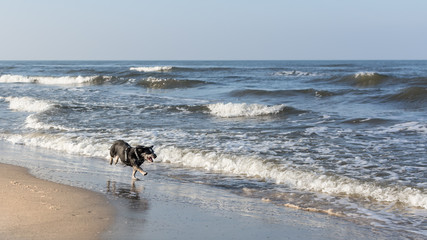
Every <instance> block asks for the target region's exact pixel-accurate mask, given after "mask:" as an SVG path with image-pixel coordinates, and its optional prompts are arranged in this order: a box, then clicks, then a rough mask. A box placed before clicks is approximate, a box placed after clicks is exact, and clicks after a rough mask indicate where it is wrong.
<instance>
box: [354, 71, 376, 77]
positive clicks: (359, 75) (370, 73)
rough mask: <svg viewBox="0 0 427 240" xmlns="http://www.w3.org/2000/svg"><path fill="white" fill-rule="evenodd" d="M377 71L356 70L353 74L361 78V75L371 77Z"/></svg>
mask: <svg viewBox="0 0 427 240" xmlns="http://www.w3.org/2000/svg"><path fill="white" fill-rule="evenodd" d="M376 74H377V73H375V72H358V73H355V74H354V77H355V78H362V77H373V76H375V75H376Z"/></svg>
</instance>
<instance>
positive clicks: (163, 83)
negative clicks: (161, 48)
mask: <svg viewBox="0 0 427 240" xmlns="http://www.w3.org/2000/svg"><path fill="white" fill-rule="evenodd" d="M137 84H138V85H139V86H142V87H145V88H157V89H168V88H191V87H196V86H200V85H203V84H208V82H205V81H199V80H178V79H173V78H155V77H149V78H147V79H144V80H141V81H139V82H138V83H137Z"/></svg>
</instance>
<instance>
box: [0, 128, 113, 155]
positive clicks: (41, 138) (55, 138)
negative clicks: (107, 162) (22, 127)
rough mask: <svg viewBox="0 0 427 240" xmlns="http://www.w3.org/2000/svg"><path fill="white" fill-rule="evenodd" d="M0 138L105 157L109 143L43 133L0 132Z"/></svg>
mask: <svg viewBox="0 0 427 240" xmlns="http://www.w3.org/2000/svg"><path fill="white" fill-rule="evenodd" d="M0 138H3V139H4V140H6V141H8V142H10V143H13V144H18V145H26V146H32V147H42V148H45V149H51V150H55V151H60V152H65V153H69V154H76V155H82V156H88V157H99V158H105V159H106V158H107V155H108V149H109V147H110V146H109V144H108V143H106V142H105V141H104V140H102V139H97V138H92V137H85V136H74V137H73V136H67V135H51V134H44V133H27V134H0Z"/></svg>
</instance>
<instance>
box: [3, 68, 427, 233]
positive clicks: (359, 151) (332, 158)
mask: <svg viewBox="0 0 427 240" xmlns="http://www.w3.org/2000/svg"><path fill="white" fill-rule="evenodd" d="M118 139H122V140H125V141H126V142H128V143H130V144H131V145H133V146H135V145H145V146H151V145H154V150H155V152H156V154H157V156H158V157H157V158H156V159H155V162H154V163H151V164H148V163H145V164H144V165H143V166H142V167H143V168H144V170H146V171H147V172H148V175H147V176H142V175H139V178H140V179H141V182H143V181H145V180H144V179H150V176H151V177H154V176H157V178H162V179H167V180H170V181H175V182H177V183H191V184H196V185H202V186H206V187H208V188H210V189H214V190H215V189H218V190H220V191H226V192H228V193H230V194H231V195H236V196H238V197H239V198H246V199H251V200H259V201H261V202H263V204H267V205H274V206H276V207H282V208H292V209H298V210H301V211H311V212H315V213H317V214H328V215H331V216H334V217H337V218H341V219H343V220H344V221H349V222H354V223H356V224H365V225H369V226H372V227H373V228H376V229H383V230H385V231H391V232H397V233H399V234H403V235H402V236H407V237H408V238H420V239H422V238H427V220H426V219H427V61H0V140H1V141H3V142H4V143H6V144H9V145H10V146H15V147H19V148H20V149H24V150H21V151H23V152H25V149H28V150H29V151H30V150H31V149H37V150H38V151H43V152H45V153H46V154H49V153H53V154H58V155H65V156H68V157H69V159H73V160H72V162H70V163H58V162H55V161H52V162H50V163H43V164H44V165H43V166H45V167H47V168H48V169H49V166H51V167H50V168H51V170H49V171H47V172H46V173H43V170H39V174H41V175H43V174H45V175H46V178H52V179H54V180H55V181H59V182H61V181H62V182H65V183H67V181H77V180H63V176H64V175H65V173H69V172H74V173H75V174H78V173H79V172H85V173H92V174H93V175H96V174H97V172H100V170H99V168H100V167H99V166H105V169H104V168H103V170H102V171H103V172H104V173H106V174H108V175H110V176H115V175H117V176H122V175H123V177H126V179H127V178H129V180H130V178H131V169H130V168H124V167H118V166H114V165H113V166H110V165H109V147H110V146H111V144H112V143H113V142H114V141H115V140H118ZM23 156H25V157H19V156H17V157H16V159H15V160H16V161H18V162H19V164H20V165H24V166H30V167H31V166H35V167H36V166H39V165H40V164H41V163H37V162H35V161H34V160H33V159H31V157H30V156H27V155H25V153H23ZM40 161H41V160H40ZM49 164H50V165H49ZM119 165H120V164H119ZM59 166H60V167H59ZM52 169H53V170H52ZM36 173H37V171H36ZM48 174H50V175H49V176H50V177H49V176H47V175H48ZM138 174H139V173H138ZM138 174H137V175H138ZM82 184H83V185H84V186H85V187H86V188H96V186H92V185H91V184H92V183H91V181H90V180H88V181H87V183H82ZM77 185H78V184H77ZM93 185H96V183H94V184H93Z"/></svg>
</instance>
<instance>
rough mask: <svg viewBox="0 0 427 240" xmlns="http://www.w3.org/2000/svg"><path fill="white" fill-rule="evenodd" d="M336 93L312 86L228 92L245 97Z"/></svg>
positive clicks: (321, 95)
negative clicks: (292, 88) (306, 87)
mask: <svg viewBox="0 0 427 240" xmlns="http://www.w3.org/2000/svg"><path fill="white" fill-rule="evenodd" d="M337 94H338V93H334V92H330V91H326V90H316V89H313V88H310V89H295V90H260V89H243V90H234V91H232V92H231V93H230V95H231V96H233V97H245V96H255V97H257V96H267V97H283V96H298V95H307V96H315V97H330V96H334V95H337Z"/></svg>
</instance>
